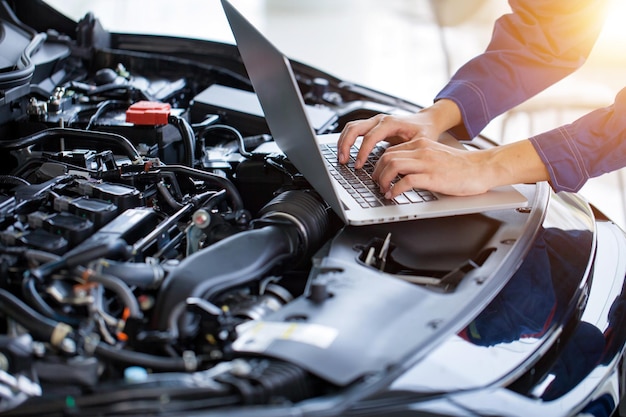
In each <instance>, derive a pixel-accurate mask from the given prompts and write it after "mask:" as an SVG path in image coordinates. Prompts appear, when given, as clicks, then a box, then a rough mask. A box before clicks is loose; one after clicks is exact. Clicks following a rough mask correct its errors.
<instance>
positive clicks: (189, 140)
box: [168, 116, 196, 167]
mask: <svg viewBox="0 0 626 417" xmlns="http://www.w3.org/2000/svg"><path fill="white" fill-rule="evenodd" d="M168 121H169V123H170V124H172V125H174V126H175V127H176V128H177V129H178V131H179V132H180V136H181V138H182V139H183V147H184V148H185V165H187V166H189V167H193V166H194V165H195V160H196V155H195V148H196V137H195V134H194V133H193V129H192V128H191V125H189V123H188V122H187V120H185V119H183V118H182V117H178V116H170V117H169V118H168Z"/></svg>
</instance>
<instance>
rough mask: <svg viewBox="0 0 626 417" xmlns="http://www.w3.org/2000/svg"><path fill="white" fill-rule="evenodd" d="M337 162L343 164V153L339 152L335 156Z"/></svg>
mask: <svg viewBox="0 0 626 417" xmlns="http://www.w3.org/2000/svg"><path fill="white" fill-rule="evenodd" d="M337 160H338V161H339V162H343V153H342V152H339V153H338V154H337Z"/></svg>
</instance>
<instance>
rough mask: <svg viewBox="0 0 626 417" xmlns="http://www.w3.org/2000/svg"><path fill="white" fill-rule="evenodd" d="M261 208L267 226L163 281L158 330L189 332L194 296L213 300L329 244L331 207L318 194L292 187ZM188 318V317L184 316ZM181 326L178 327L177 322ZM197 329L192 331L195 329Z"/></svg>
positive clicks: (215, 248)
mask: <svg viewBox="0 0 626 417" xmlns="http://www.w3.org/2000/svg"><path fill="white" fill-rule="evenodd" d="M284 194H286V195H284V196H283V195H282V194H281V195H280V196H278V197H277V198H276V199H274V200H272V202H270V203H269V204H268V205H267V206H266V207H267V208H268V209H267V210H265V208H264V209H262V210H261V212H262V213H264V215H265V216H266V218H265V222H263V223H259V224H262V227H259V228H257V229H252V230H247V231H244V232H240V233H238V234H235V235H232V236H229V237H227V238H225V239H223V240H221V241H219V242H217V243H215V244H213V245H211V246H208V247H207V248H204V249H202V250H200V251H198V252H196V253H194V254H193V255H191V256H189V257H187V258H186V259H184V260H183V261H182V262H181V263H180V265H179V266H178V267H177V268H176V269H175V270H173V271H172V273H171V274H169V275H168V276H167V277H166V279H165V280H164V282H163V285H162V287H161V291H160V292H159V297H158V298H157V302H156V305H155V309H154V311H155V312H156V314H155V316H154V317H153V325H154V327H155V328H157V329H159V330H163V331H168V330H169V331H170V332H172V334H173V335H175V336H178V333H180V334H183V335H185V334H187V333H188V332H189V331H190V326H189V325H188V324H189V321H188V320H186V319H182V320H178V319H179V317H177V316H179V315H181V316H183V315H182V314H181V312H184V311H185V310H184V308H182V309H181V305H183V307H184V303H185V302H186V300H187V298H189V297H198V298H204V299H207V300H210V299H211V298H212V297H215V296H216V295H218V294H219V293H221V292H223V291H225V290H227V289H229V288H233V287H236V286H239V285H243V284H246V283H249V282H252V281H253V280H256V279H260V278H262V277H263V276H264V275H265V274H266V273H267V272H268V271H270V270H271V269H272V268H273V267H274V266H276V265H278V264H279V263H281V262H284V261H287V260H289V261H294V260H298V258H299V256H301V255H302V254H305V253H309V252H310V251H313V250H317V249H318V248H319V247H320V246H321V245H322V244H323V242H324V239H323V236H324V234H325V228H326V227H327V225H328V223H329V220H328V211H327V209H326V206H325V204H323V203H322V202H321V201H320V200H319V199H318V198H316V197H315V195H313V194H311V193H308V192H304V191H289V192H287V193H284ZM183 317H186V316H183ZM173 323H178V326H179V328H177V329H173V328H172V324H173ZM191 330H192V329H191Z"/></svg>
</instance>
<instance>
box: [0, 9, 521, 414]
mask: <svg viewBox="0 0 626 417" xmlns="http://www.w3.org/2000/svg"><path fill="white" fill-rule="evenodd" d="M2 24H3V26H4V30H5V33H7V34H10V35H11V36H10V38H11V40H10V41H9V40H5V41H3V42H2V45H1V47H2V49H3V55H4V56H6V57H7V59H8V60H11V58H10V57H11V56H14V57H15V59H13V61H16V62H23V63H24V65H18V66H17V67H20V69H19V70H18V69H15V68H16V67H15V66H14V65H13V64H11V65H9V67H8V69H5V71H4V72H3V75H2V77H1V79H0V84H1V87H2V89H3V91H4V95H3V97H2V98H1V99H0V122H1V125H0V133H1V135H2V137H1V140H0V148H1V149H2V151H1V156H0V158H1V162H2V172H1V174H0V270H1V271H2V273H1V274H0V276H1V277H2V278H1V279H2V284H1V285H0V313H1V314H2V317H3V318H4V319H5V320H3V321H2V331H1V332H0V410H2V411H8V414H7V415H27V414H33V413H36V412H39V413H41V412H44V411H50V410H52V413H57V414H61V413H64V412H65V411H68V410H70V411H71V410H72V409H76V410H81V412H88V411H89V410H96V409H97V410H99V412H101V413H103V414H98V415H109V414H110V415H120V414H123V413H124V412H125V408H124V407H133V409H134V410H135V411H136V407H145V409H144V411H145V413H146V414H148V413H150V412H156V410H160V411H163V410H165V411H168V412H172V413H174V412H177V411H180V410H192V409H194V408H203V407H205V408H210V407H217V406H219V407H228V406H234V405H241V404H244V405H252V404H267V403H293V402H298V401H302V400H304V399H309V398H314V397H318V396H322V395H332V394H333V393H335V392H337V391H338V390H340V389H345V388H346V387H349V386H350V385H351V384H355V383H360V382H363V381H369V382H371V381H373V380H375V379H376V378H377V377H380V378H382V377H383V375H384V373H385V372H386V371H387V370H389V369H393V368H394V367H398V366H399V364H400V363H402V361H403V360H405V359H406V358H407V357H411V355H412V354H414V353H415V352H416V351H418V350H419V349H420V348H423V347H425V346H430V345H432V344H434V343H435V342H436V341H437V340H438V338H440V337H443V336H438V335H439V333H440V332H442V331H443V330H445V332H443V333H442V334H447V333H449V332H450V331H458V330H459V329H460V327H462V326H463V325H464V323H463V322H462V321H459V322H454V321H453V320H451V318H455V317H459V316H462V313H466V312H467V311H468V310H467V309H465V310H463V309H464V308H466V307H464V306H465V305H466V304H467V303H471V301H472V299H473V298H472V297H474V298H477V297H478V294H479V291H480V289H479V288H478V286H477V285H476V283H477V282H479V283H480V284H482V282H480V280H479V278H476V277H475V276H474V275H473V274H474V273H475V272H476V271H477V270H478V269H481V274H479V275H480V277H482V278H480V279H482V280H485V277H487V276H491V275H493V274H494V273H495V271H496V270H497V269H498V268H502V267H503V265H504V266H507V265H508V264H507V262H511V261H509V257H510V253H511V251H512V250H513V249H512V248H514V246H513V245H511V244H510V242H511V241H513V240H515V239H517V238H519V237H520V236H521V235H522V233H523V230H524V227H525V226H524V225H525V223H526V222H528V214H527V213H521V212H515V211H512V212H509V211H506V212H502V213H495V214H493V215H490V216H486V215H483V214H475V215H467V216H459V217H457V218H450V219H446V220H445V221H442V220H439V219H430V220H424V221H419V222H412V223H411V224H409V225H407V224H397V225H392V226H388V227H385V228H381V227H363V228H349V227H344V225H343V224H342V223H341V222H340V221H339V220H338V218H337V217H336V215H335V214H334V213H333V212H332V210H330V209H329V207H328V205H327V204H326V203H325V202H324V201H323V200H322V199H321V198H320V197H319V196H318V195H317V194H316V192H315V191H314V190H313V189H312V187H311V186H310V185H309V184H308V182H307V181H306V179H305V178H303V176H302V175H301V174H300V173H298V172H297V170H296V169H295V168H294V167H293V166H292V165H291V164H290V162H289V160H288V159H287V158H285V156H284V155H282V154H281V153H280V152H259V151H257V149H261V148H262V147H261V148H259V147H260V146H261V145H263V144H266V143H269V142H271V140H272V139H271V134H270V132H269V130H268V128H267V125H266V124H265V122H264V119H263V114H262V110H261V109H260V107H259V105H258V101H256V97H255V95H254V93H253V92H252V91H251V87H250V84H249V82H248V81H247V79H246V77H245V71H244V70H243V67H242V65H241V63H240V62H239V60H238V57H237V52H236V48H235V47H233V46H232V45H221V44H220V45H212V44H206V43H202V44H200V43H198V44H197V45H195V44H193V43H192V48H191V49H190V50H185V49H183V48H181V49H180V50H176V48H174V47H172V49H173V52H172V53H170V54H167V55H163V54H160V53H157V52H154V51H151V50H150V49H151V48H153V45H156V44H159V42H162V41H163V39H159V38H155V37H144V36H140V35H125V36H121V35H112V34H108V33H106V32H104V31H103V30H102V28H101V27H100V26H99V23H98V21H97V19H94V18H93V16H86V17H85V18H84V19H83V20H82V21H81V22H79V23H78V27H77V28H76V39H73V38H71V37H69V36H68V35H65V34H61V33H57V32H53V31H49V32H47V33H45V34H38V33H37V32H36V31H35V30H31V29H28V28H27V27H26V25H25V24H23V23H21V22H19V21H9V20H3V21H2ZM207 45H208V46H207ZM131 46H132V47H131ZM161 46H162V45H161ZM194 47H195V49H194ZM165 49H167V48H165ZM5 50H6V51H5ZM25 61H26V62H25ZM294 66H295V68H297V70H298V77H299V78H298V82H299V85H300V87H301V89H302V93H303V97H304V98H305V100H306V102H307V105H308V106H310V111H311V114H312V115H313V119H312V120H313V124H314V126H315V129H316V132H317V133H320V134H321V133H333V132H340V131H341V129H342V128H343V126H344V125H345V123H346V122H347V121H349V120H352V119H355V118H363V117H368V116H370V115H373V114H376V113H379V112H388V113H403V112H410V111H415V110H416V109H418V107H417V106H415V105H413V104H410V103H407V102H404V101H401V100H398V99H395V98H392V97H389V96H386V95H384V94H381V93H377V92H375V91H370V90H367V89H364V88H362V87H359V86H355V85H350V84H346V83H344V82H342V81H340V80H336V79H334V78H333V77H331V76H328V75H327V74H323V73H321V72H319V71H316V70H313V69H311V68H309V67H306V66H304V65H301V64H298V63H294ZM529 193H531V191H529ZM530 196H531V197H532V194H530ZM529 200H532V198H529ZM456 236H463V239H456V238H455V237H456ZM414 237H427V238H428V244H424V243H423V242H424V241H423V240H421V241H420V240H419V239H416V240H414V239H413V238H414ZM452 242H454V243H452ZM370 252H371V253H373V254H376V258H375V259H374V261H372V259H371V258H370V259H368V253H370ZM434 254H436V255H437V256H436V257H435V256H433V255H434ZM508 267H509V268H512V267H511V266H508ZM505 269H506V268H505ZM510 274H512V269H511V272H510V273H509V274H508V275H509V276H510ZM504 275H506V274H504ZM398 277H402V278H401V279H398ZM506 278H507V277H506V276H504V277H503V278H502V280H503V281H502V282H505V281H506ZM494 285H495V286H496V287H497V285H502V283H499V284H497V283H496V284H494ZM496 287H494V288H496ZM459 288H466V290H465V291H466V292H467V291H469V293H468V294H463V297H464V299H465V300H466V301H465V302H464V303H460V304H459V303H458V300H457V299H455V298H453V297H452V296H453V295H454V294H455V293H456V292H457V291H458V289H459ZM483 288H484V287H483ZM446 297H447V298H446ZM381 300H384V302H381ZM482 302H483V304H484V303H487V302H488V299H487V298H485V299H484V300H483V301H482ZM442 303H443V305H444V306H446V305H447V306H449V309H448V310H446V311H448V313H446V314H448V315H449V316H448V317H441V313H437V312H433V306H434V305H437V304H439V305H440V306H441V305H442ZM388 304H392V305H394V306H396V308H395V309H389V308H387V305H388ZM473 308H474V310H476V311H477V309H478V307H473ZM444 310H445V309H444ZM399 311H401V312H402V313H398V312H399ZM425 311H426V312H427V313H424V312H425ZM428 312H432V313H428ZM438 314H439V316H438ZM448 319H450V320H448ZM467 320H469V318H468V319H467ZM361 323H368V326H363V325H362V324H361ZM392 323H393V324H392ZM442 323H444V324H442ZM411 326H412V327H413V328H415V329H418V330H416V331H415V332H414V333H412V334H410V335H407V334H406V331H405V330H404V331H403V330H402V329H406V328H408V327H411ZM368 343H369V344H370V345H369V346H368ZM369 382H368V383H369ZM164 395H167V401H165V400H162V399H163V396H164ZM155 399H156V400H157V401H154V402H153V403H148V402H147V401H148V400H155ZM159 399H161V400H159ZM116 404H117V405H116ZM120 404H121V405H120ZM103 410H104V411H103ZM94 412H95V411H94Z"/></svg>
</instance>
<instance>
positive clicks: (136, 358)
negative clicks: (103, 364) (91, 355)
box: [95, 342, 197, 372]
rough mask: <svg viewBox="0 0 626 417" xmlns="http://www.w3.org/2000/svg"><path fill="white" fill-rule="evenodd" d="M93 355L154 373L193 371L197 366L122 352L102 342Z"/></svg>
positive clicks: (192, 362) (179, 361) (154, 356)
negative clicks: (148, 369) (147, 369)
mask: <svg viewBox="0 0 626 417" xmlns="http://www.w3.org/2000/svg"><path fill="white" fill-rule="evenodd" d="M95 354H96V355H98V356H102V357H104V358H107V359H110V360H112V361H115V362H121V363H125V364H128V365H133V366H142V367H144V368H150V369H152V370H155V371H168V372H184V371H194V370H195V368H196V366H197V365H196V363H195V361H188V360H186V359H184V358H170V357H165V356H156V355H150V354H147V353H142V352H135V351H131V350H124V349H119V348H116V347H114V346H110V345H107V344H106V343H103V342H99V343H98V344H97V345H96V346H95Z"/></svg>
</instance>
